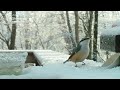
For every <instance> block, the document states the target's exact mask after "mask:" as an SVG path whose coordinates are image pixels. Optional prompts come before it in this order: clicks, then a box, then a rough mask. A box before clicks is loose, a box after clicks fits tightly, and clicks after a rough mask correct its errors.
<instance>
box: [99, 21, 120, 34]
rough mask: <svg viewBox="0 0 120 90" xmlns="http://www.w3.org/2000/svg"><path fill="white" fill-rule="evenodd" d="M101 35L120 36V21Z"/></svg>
mask: <svg viewBox="0 0 120 90" xmlns="http://www.w3.org/2000/svg"><path fill="white" fill-rule="evenodd" d="M101 35H120V21H116V22H114V23H113V24H112V26H111V27H108V28H107V29H104V30H102V33H101Z"/></svg>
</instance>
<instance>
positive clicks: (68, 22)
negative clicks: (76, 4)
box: [66, 11, 76, 48]
mask: <svg viewBox="0 0 120 90" xmlns="http://www.w3.org/2000/svg"><path fill="white" fill-rule="evenodd" d="M66 18H67V26H68V29H69V33H70V38H71V41H72V46H73V48H74V47H76V44H75V41H74V39H73V32H72V28H71V25H70V19H69V13H68V11H66Z"/></svg>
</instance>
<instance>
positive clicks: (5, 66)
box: [0, 52, 27, 74]
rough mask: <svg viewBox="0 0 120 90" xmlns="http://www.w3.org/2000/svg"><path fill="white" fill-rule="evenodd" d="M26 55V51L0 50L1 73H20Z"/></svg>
mask: <svg viewBox="0 0 120 90" xmlns="http://www.w3.org/2000/svg"><path fill="white" fill-rule="evenodd" d="M26 57H27V53H25V52H0V74H20V73H21V72H22V70H23V68H24V63H25V60H26Z"/></svg>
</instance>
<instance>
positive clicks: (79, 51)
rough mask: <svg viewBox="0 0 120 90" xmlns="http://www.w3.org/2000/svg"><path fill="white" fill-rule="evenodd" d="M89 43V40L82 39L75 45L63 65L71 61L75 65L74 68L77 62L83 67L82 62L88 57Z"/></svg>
mask: <svg viewBox="0 0 120 90" xmlns="http://www.w3.org/2000/svg"><path fill="white" fill-rule="evenodd" d="M89 43H90V38H88V37H87V38H83V39H82V40H81V41H80V42H79V43H78V45H77V47H76V48H75V49H73V52H72V54H71V55H70V57H69V58H68V59H67V60H66V61H64V62H63V63H66V62H68V61H72V62H74V63H75V67H77V64H76V63H77V62H82V63H83V65H85V63H84V62H83V61H84V60H85V59H86V58H87V57H88V55H89V51H90V49H89Z"/></svg>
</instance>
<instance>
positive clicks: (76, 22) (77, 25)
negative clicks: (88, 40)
mask: <svg viewBox="0 0 120 90" xmlns="http://www.w3.org/2000/svg"><path fill="white" fill-rule="evenodd" d="M74 14H75V41H76V43H77V44H78V43H79V15H78V11H74Z"/></svg>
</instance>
